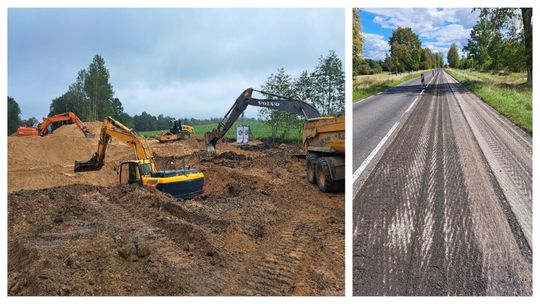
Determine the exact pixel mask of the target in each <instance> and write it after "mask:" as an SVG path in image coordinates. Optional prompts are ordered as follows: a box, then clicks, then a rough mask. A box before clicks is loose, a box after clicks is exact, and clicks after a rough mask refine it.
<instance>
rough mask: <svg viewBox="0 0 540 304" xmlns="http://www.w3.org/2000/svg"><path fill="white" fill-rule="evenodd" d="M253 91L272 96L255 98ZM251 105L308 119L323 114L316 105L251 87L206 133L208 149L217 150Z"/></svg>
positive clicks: (205, 138)
mask: <svg viewBox="0 0 540 304" xmlns="http://www.w3.org/2000/svg"><path fill="white" fill-rule="evenodd" d="M253 92H258V93H261V94H263V95H266V96H268V97H270V98H265V99H260V98H254V97H252V94H253ZM249 105H251V106H256V107H264V108H269V109H273V110H279V111H285V112H289V113H296V114H298V115H299V116H303V117H304V118H306V119H311V118H315V117H320V116H321V114H320V113H319V111H317V109H316V108H315V107H313V106H312V105H310V104H308V103H306V102H304V101H301V100H297V99H292V98H289V97H285V96H280V95H276V94H272V93H268V92H264V91H258V90H254V89H252V88H249V89H246V90H245V91H244V92H242V94H240V96H238V98H237V99H236V102H235V103H234V104H233V105H232V107H231V108H230V109H229V111H228V112H227V114H225V117H224V118H223V120H221V122H220V123H219V124H218V126H217V128H215V129H214V130H212V131H210V132H207V133H205V134H204V140H205V142H206V144H207V145H208V151H214V150H215V148H216V143H217V142H218V140H220V139H221V138H223V136H225V134H226V133H227V131H229V129H230V128H231V127H232V125H233V124H234V122H235V121H236V120H237V119H238V117H240V115H241V114H242V112H244V110H245V109H246V108H247V107H248V106H249Z"/></svg>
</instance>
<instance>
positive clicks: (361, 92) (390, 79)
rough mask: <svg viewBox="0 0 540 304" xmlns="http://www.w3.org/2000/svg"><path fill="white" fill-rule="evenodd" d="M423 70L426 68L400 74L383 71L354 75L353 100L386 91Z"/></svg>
mask: <svg viewBox="0 0 540 304" xmlns="http://www.w3.org/2000/svg"><path fill="white" fill-rule="evenodd" d="M425 72H427V70H425V71H416V72H408V73H403V74H400V75H396V74H390V73H388V72H384V73H380V74H374V75H360V76H356V77H354V81H353V101H354V102H357V101H360V100H362V99H364V98H367V97H369V96H372V95H375V94H377V93H379V92H383V91H386V90H388V89H390V88H393V87H395V86H397V85H398V84H400V83H402V82H405V81H407V80H411V79H414V78H416V77H420V74H421V73H425Z"/></svg>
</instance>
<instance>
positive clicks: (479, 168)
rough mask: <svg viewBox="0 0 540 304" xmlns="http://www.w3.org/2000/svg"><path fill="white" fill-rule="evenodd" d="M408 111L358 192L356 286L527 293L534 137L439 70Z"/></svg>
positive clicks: (412, 291) (358, 290)
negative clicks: (521, 130)
mask: <svg viewBox="0 0 540 304" xmlns="http://www.w3.org/2000/svg"><path fill="white" fill-rule="evenodd" d="M381 95H382V94H381ZM385 95H387V96H388V95H389V96H393V95H391V94H385ZM383 96H384V95H383ZM408 97H409V98H410V97H411V96H408ZM413 99H414V98H413ZM385 101H386V99H382V100H379V102H385ZM355 111H356V110H355ZM355 113H357V112H355ZM362 115H363V117H369V116H370V114H369V113H362ZM354 119H355V120H357V117H354ZM403 120H404V121H402V122H401V124H402V126H401V128H400V129H399V130H396V134H395V136H394V137H393V139H392V140H391V141H389V143H388V145H387V147H386V148H385V149H382V150H381V154H382V155H381V156H380V158H379V159H378V161H377V163H376V164H375V165H374V168H373V170H372V171H371V172H370V174H369V176H368V177H367V179H366V180H365V181H364V182H363V183H362V185H361V187H360V189H359V191H358V192H357V195H356V196H355V198H354V202H353V208H354V210H353V219H354V224H353V226H354V227H353V229H354V233H353V279H354V282H353V288H354V290H353V292H354V294H355V295H531V294H532V251H531V248H532V138H531V137H530V136H528V135H527V134H525V133H523V132H520V130H518V129H517V128H516V127H515V126H513V125H512V124H511V123H510V122H509V121H508V120H507V119H506V118H504V117H502V116H501V115H500V114H498V113H496V112H495V111H494V110H493V109H491V108H490V107H488V106H486V105H485V104H484V103H483V102H482V101H481V100H480V99H478V97H476V96H475V95H474V94H472V93H470V92H469V91H468V90H467V89H466V88H465V87H463V86H462V85H460V84H459V83H457V82H456V81H455V80H454V79H452V78H451V77H450V76H449V75H447V74H446V73H445V72H443V71H441V72H440V73H438V74H436V78H435V79H434V81H433V82H432V85H430V86H429V87H428V88H427V89H426V90H425V91H424V93H423V94H422V95H421V96H420V97H419V99H418V101H417V103H416V104H415V106H414V107H413V108H412V109H411V112H410V115H408V116H407V117H404V118H403ZM354 131H356V130H354ZM355 139H356V135H355ZM355 144H356V143H355ZM354 153H356V151H354Z"/></svg>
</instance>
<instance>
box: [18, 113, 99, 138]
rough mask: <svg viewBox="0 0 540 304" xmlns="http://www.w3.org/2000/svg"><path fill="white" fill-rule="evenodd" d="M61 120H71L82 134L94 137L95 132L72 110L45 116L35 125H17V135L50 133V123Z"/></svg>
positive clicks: (43, 134)
mask: <svg viewBox="0 0 540 304" xmlns="http://www.w3.org/2000/svg"><path fill="white" fill-rule="evenodd" d="M63 121H71V122H73V123H74V124H76V125H77V127H79V129H81V131H82V132H83V133H84V136H86V137H94V136H95V134H94V133H92V132H91V131H90V130H88V128H87V127H86V126H85V125H84V123H83V122H82V121H81V120H80V119H79V117H77V115H75V114H74V113H73V112H67V113H62V114H57V115H54V116H50V117H47V118H44V119H43V121H42V122H41V123H39V124H38V125H37V126H36V127H19V128H18V129H17V133H16V134H17V136H37V135H39V136H45V135H47V134H49V133H52V124H53V123H57V122H63Z"/></svg>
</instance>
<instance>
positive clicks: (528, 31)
mask: <svg viewBox="0 0 540 304" xmlns="http://www.w3.org/2000/svg"><path fill="white" fill-rule="evenodd" d="M531 17H532V8H521V18H522V19H523V32H524V34H525V63H526V65H527V82H528V83H532V68H533V67H532V57H533V51H532V24H531Z"/></svg>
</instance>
